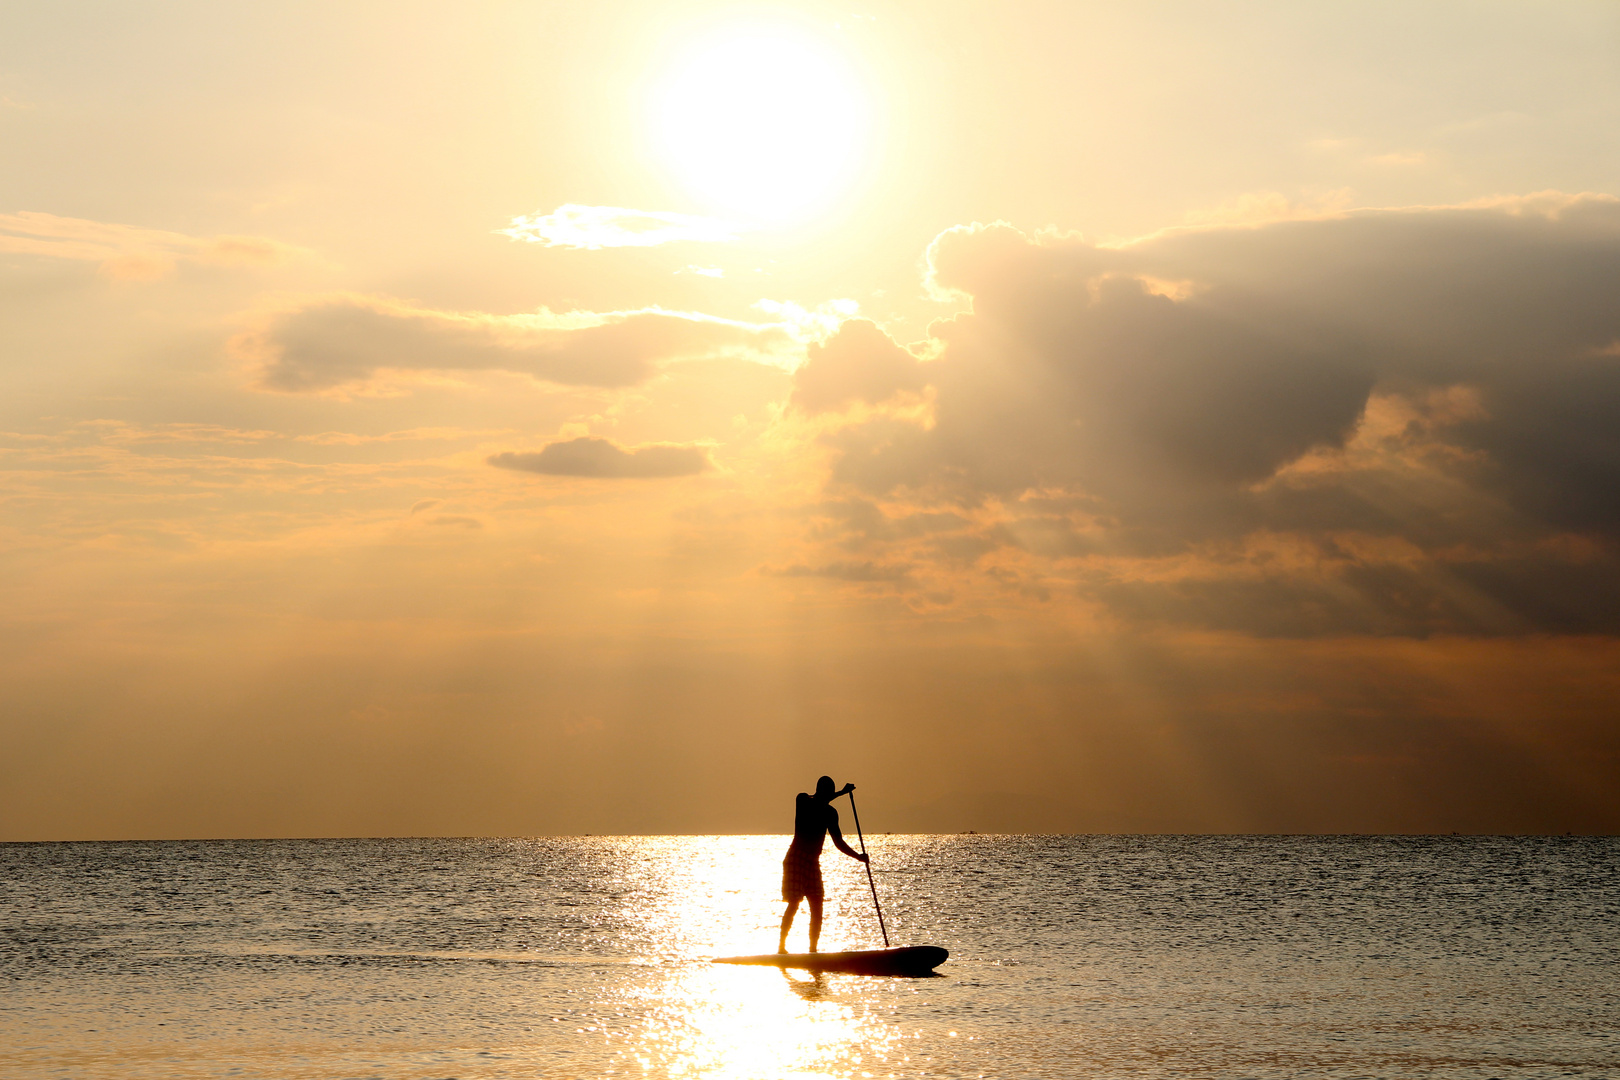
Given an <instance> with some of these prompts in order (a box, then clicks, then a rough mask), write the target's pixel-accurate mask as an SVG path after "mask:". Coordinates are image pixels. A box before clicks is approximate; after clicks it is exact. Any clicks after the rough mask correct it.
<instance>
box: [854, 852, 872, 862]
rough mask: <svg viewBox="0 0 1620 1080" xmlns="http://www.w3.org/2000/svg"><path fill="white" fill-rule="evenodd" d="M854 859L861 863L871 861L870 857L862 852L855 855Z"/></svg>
mask: <svg viewBox="0 0 1620 1080" xmlns="http://www.w3.org/2000/svg"><path fill="white" fill-rule="evenodd" d="M855 857H856V858H857V859H859V860H861V862H871V861H872V856H870V855H868V854H867V853H866V852H864V851H863V852H861V853H860V854H858V855H856V856H855Z"/></svg>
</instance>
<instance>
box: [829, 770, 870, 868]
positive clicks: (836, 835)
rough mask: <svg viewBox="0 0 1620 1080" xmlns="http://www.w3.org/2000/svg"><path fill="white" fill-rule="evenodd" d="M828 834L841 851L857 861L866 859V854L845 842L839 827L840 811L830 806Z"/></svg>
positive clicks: (852, 785) (834, 845)
mask: <svg viewBox="0 0 1620 1080" xmlns="http://www.w3.org/2000/svg"><path fill="white" fill-rule="evenodd" d="M854 786H855V785H854V784H851V785H850V787H854ZM827 835H828V836H830V837H832V842H833V847H835V848H837V849H838V850H839V851H842V852H843V853H844V854H845V855H848V856H849V857H850V858H852V859H854V860H856V861H857V862H865V861H866V856H865V855H862V854H861V853H860V852H858V851H856V850H855V849H854V848H852V847H850V846H849V845H848V844H847V843H845V842H844V834H843V832H842V830H840V829H839V828H838V811H836V810H834V809H833V808H832V807H830V806H829V807H827Z"/></svg>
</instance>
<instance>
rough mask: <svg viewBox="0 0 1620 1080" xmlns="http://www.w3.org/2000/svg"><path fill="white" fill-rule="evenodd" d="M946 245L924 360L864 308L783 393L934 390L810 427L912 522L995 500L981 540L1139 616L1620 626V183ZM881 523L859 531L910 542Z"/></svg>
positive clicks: (966, 239) (1359, 625)
mask: <svg viewBox="0 0 1620 1080" xmlns="http://www.w3.org/2000/svg"><path fill="white" fill-rule="evenodd" d="M929 266H930V285H931V286H932V287H933V288H934V289H935V290H937V291H941V292H953V293H957V294H960V295H964V296H966V297H970V298H971V303H972V310H971V311H970V312H968V313H964V314H961V315H958V316H956V317H954V318H952V319H949V320H945V321H943V322H941V323H938V324H936V325H935V327H934V328H933V329H932V331H931V332H932V334H933V335H934V337H935V338H936V342H935V343H934V347H935V352H936V353H937V356H936V357H935V358H934V359H931V360H929V361H928V362H927V363H922V364H918V363H916V362H915V361H914V360H913V361H911V363H910V365H908V364H907V363H905V362H904V360H903V359H902V354H903V355H904V357H905V358H909V357H910V354H909V353H905V352H904V350H900V349H899V346H898V345H896V344H895V343H893V342H889V341H887V339H884V338H883V337H882V335H881V331H878V330H877V328H876V327H873V326H871V324H853V325H852V326H851V329H850V334H849V336H848V338H847V339H846V338H845V335H844V333H843V332H840V334H839V335H838V336H837V337H835V338H833V339H831V340H829V341H828V343H827V345H826V346H824V347H823V348H822V349H820V350H819V351H817V352H814V353H812V355H811V359H810V361H809V362H807V363H806V364H805V366H804V367H803V368H802V369H801V372H800V377H799V381H798V386H797V389H796V391H795V402H796V404H798V405H799V406H800V407H801V408H803V409H805V410H806V411H816V410H821V409H833V408H837V407H839V406H841V405H842V404H844V403H847V402H851V401H855V400H865V401H879V400H883V399H884V398H885V397H887V396H889V395H892V394H895V393H898V392H899V391H900V390H902V389H915V388H917V386H918V385H919V384H920V383H926V384H927V386H928V387H930V388H931V394H930V398H929V400H930V404H931V412H930V414H929V415H927V416H918V417H912V416H905V415H895V414H893V413H885V414H878V415H868V416H864V417H862V418H860V419H858V420H853V421H851V422H848V423H846V424H844V425H843V426H842V427H839V428H837V429H836V430H834V431H832V432H830V433H828V434H827V435H825V436H824V439H825V441H826V443H827V444H828V445H829V446H830V447H831V448H832V451H833V473H832V477H833V482H834V486H835V487H837V488H840V489H842V490H844V491H847V492H852V493H858V494H859V495H861V496H862V497H864V498H866V499H869V500H871V499H875V500H886V501H887V502H888V504H889V505H890V506H891V507H892V508H894V509H895V515H894V517H895V520H899V519H901V518H903V517H905V516H906V515H910V514H915V513H916V512H918V511H919V510H921V509H925V508H927V507H930V506H935V507H938V506H955V507H977V508H980V509H979V510H977V511H975V512H976V513H978V514H979V516H980V518H981V519H983V520H981V522H980V524H979V526H978V531H977V532H976V533H973V534H972V535H976V536H978V537H979V538H980V539H981V540H983V541H985V542H987V543H992V544H994V545H995V546H997V547H998V548H1000V549H1002V550H1005V551H1010V552H1015V553H1021V557H1028V558H1033V559H1036V560H1037V561H1040V564H1041V565H1044V566H1045V567H1046V568H1047V570H1046V571H1045V573H1046V576H1048V577H1050V576H1051V572H1052V568H1053V567H1062V568H1064V569H1063V571H1062V574H1061V575H1059V576H1060V577H1062V578H1064V579H1065V580H1066V581H1067V582H1068V585H1067V587H1068V588H1070V589H1072V590H1075V591H1076V592H1077V593H1078V594H1079V595H1082V596H1086V597H1089V598H1091V599H1093V600H1096V601H1098V602H1101V603H1103V604H1105V605H1107V606H1109V607H1111V608H1113V609H1114V610H1115V611H1117V612H1119V613H1121V614H1125V615H1129V616H1131V617H1136V618H1151V619H1166V620H1171V621H1182V622H1187V623H1192V624H1197V625H1207V626H1218V627H1221V628H1227V629H1232V628H1239V629H1249V630H1251V631H1253V632H1256V633H1273V634H1323V633H1417V634H1422V633H1441V632H1465V633H1512V632H1524V631H1527V630H1535V629H1545V630H1560V631H1572V632H1573V631H1590V630H1593V629H1595V628H1600V627H1607V628H1610V629H1616V628H1620V591H1617V587H1616V585H1615V583H1616V582H1617V581H1620V559H1617V544H1620V499H1616V498H1615V496H1614V492H1615V491H1617V490H1620V438H1617V436H1616V434H1615V432H1617V431H1620V348H1617V347H1616V342H1617V341H1620V302H1617V299H1620V201H1617V200H1614V199H1611V198H1606V197H1593V196H1585V197H1580V196H1552V195H1542V196H1533V197H1528V198H1522V199H1512V200H1497V201H1494V202H1492V203H1488V204H1480V205H1471V206H1463V207H1442V208H1417V209H1403V210H1380V211H1355V212H1340V213H1334V214H1331V215H1328V216H1324V217H1320V218H1316V219H1293V220H1279V221H1273V222H1269V223H1265V224H1260V225H1252V224H1251V225H1246V226H1243V227H1229V226H1226V227H1197V228H1192V227H1188V228H1180V229H1174V230H1169V231H1166V232H1164V233H1161V234H1157V235H1155V236H1153V237H1149V238H1147V239H1145V240H1142V241H1139V242H1136V243H1133V244H1129V245H1125V246H1121V247H1114V248H1105V247H1099V246H1096V245H1092V244H1088V243H1086V242H1084V241H1083V240H1081V239H1079V238H1077V237H1072V236H1069V237H1053V236H1044V237H1041V238H1033V237H1030V236H1027V235H1025V234H1023V233H1021V232H1018V231H1017V230H1015V229H1012V228H1011V227H1008V226H1005V225H993V226H973V227H965V228H958V229H952V230H949V231H947V232H946V233H944V234H942V235H941V236H940V237H939V238H938V239H937V240H936V241H935V242H934V244H933V245H932V246H931V248H930V250H929ZM985 508H992V510H993V512H992V510H987V509H985ZM880 533H881V530H878V531H877V532H874V531H873V530H872V529H871V528H870V527H867V529H866V534H865V536H864V537H863V536H861V535H857V534H856V533H854V532H846V534H845V538H844V542H845V543H846V544H856V545H858V544H861V543H864V544H865V545H866V550H869V551H872V552H873V553H874V554H876V555H879V556H884V557H902V556H903V557H912V558H921V557H923V556H924V554H925V552H924V550H923V549H922V548H921V547H919V546H917V542H916V541H906V540H903V539H892V538H891V539H887V540H885V539H882V538H881V537H880V536H879V534H880ZM908 543H909V544H911V546H909V547H907V546H905V545H907V544H908ZM965 543H966V538H965V537H964V538H963V541H962V543H958V544H957V545H956V546H957V547H959V548H961V547H963V546H964V544H965ZM934 548H935V550H936V551H943V548H942V547H941V545H938V544H935V545H934ZM885 553H887V555H886V556H885ZM934 557H935V558H940V557H942V556H941V555H938V554H936V555H935V556H934ZM994 569H995V571H996V572H997V573H999V574H1002V575H1003V576H1004V577H1005V578H1006V579H1007V580H1008V581H1009V582H1013V581H1014V580H1015V579H1016V581H1017V582H1019V583H1020V584H1021V585H1028V584H1029V582H1030V580H1031V574H1035V576H1040V575H1039V574H1037V573H1036V572H1035V571H1033V570H1029V567H1028V566H1027V565H1026V567H1025V571H1023V572H1019V573H1014V572H1013V571H1012V570H1010V569H1009V568H1008V567H1007V566H997V567H995V568H994ZM1041 588H1043V589H1045V588H1046V584H1044V583H1043V584H1042V585H1041Z"/></svg>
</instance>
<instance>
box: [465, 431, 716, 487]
mask: <svg viewBox="0 0 1620 1080" xmlns="http://www.w3.org/2000/svg"><path fill="white" fill-rule="evenodd" d="M489 464H491V465H494V466H495V467H496V468H498V469H516V470H518V471H519V472H532V473H539V474H541V475H542V476H590V477H596V478H599V479H613V480H620V479H656V478H662V477H670V476H695V475H696V474H698V473H700V472H702V471H703V470H704V469H707V468H708V467H709V459H708V456H707V455H706V454H705V452H704V451H703V450H702V449H700V448H698V447H695V446H643V447H640V448H639V449H636V450H622V449H620V448H619V447H617V446H615V445H614V444H613V443H612V442H610V441H608V440H607V439H597V438H592V437H590V436H585V437H583V438H579V439H570V440H568V441H567V442H555V443H552V444H551V445H550V446H547V447H546V448H545V449H544V450H541V451H540V452H539V453H535V454H520V453H514V452H512V451H507V452H506V453H503V454H496V455H494V456H493V457H491V458H489Z"/></svg>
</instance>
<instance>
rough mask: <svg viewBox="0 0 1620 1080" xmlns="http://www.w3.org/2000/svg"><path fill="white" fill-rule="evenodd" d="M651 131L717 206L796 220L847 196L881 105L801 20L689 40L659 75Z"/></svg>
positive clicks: (757, 217)
mask: <svg viewBox="0 0 1620 1080" xmlns="http://www.w3.org/2000/svg"><path fill="white" fill-rule="evenodd" d="M647 120H648V128H649V131H648V134H649V137H650V141H651V143H652V146H653V149H654V152H655V153H656V155H657V157H658V158H659V160H660V162H661V163H662V165H663V166H664V167H665V168H667V169H668V170H669V171H670V173H671V174H672V175H673V176H674V178H675V180H676V182H677V183H678V185H679V186H680V187H682V188H683V189H684V190H685V192H686V193H687V194H688V195H689V196H690V197H692V198H694V199H696V200H698V201H699V202H701V203H702V204H703V205H704V206H705V208H706V209H707V210H708V211H709V212H710V213H714V214H719V215H723V216H729V217H733V218H741V219H744V220H752V221H755V222H758V223H761V224H785V223H789V222H793V221H799V220H803V219H805V218H807V217H809V216H812V215H814V214H815V213H817V212H819V211H822V210H825V209H827V208H828V207H829V206H830V205H832V204H833V203H835V202H836V201H837V200H838V199H839V198H840V197H842V196H844V195H846V194H847V193H848V191H849V189H850V187H851V185H852V183H853V182H854V180H855V179H856V178H857V176H858V174H859V173H860V171H861V168H862V166H863V164H864V159H865V157H866V155H867V152H868V149H869V146H868V144H869V142H870V139H871V128H872V109H871V104H870V100H869V95H868V94H867V93H866V92H865V89H864V87H863V86H862V85H861V80H860V79H859V78H858V76H857V73H856V71H855V69H854V68H853V66H852V65H851V64H850V62H849V61H848V59H847V57H846V56H844V55H843V54H842V53H841V52H840V50H839V49H838V48H837V47H836V46H835V45H834V44H833V43H832V42H830V41H828V40H825V39H823V38H819V37H817V36H816V35H815V34H814V33H813V32H812V31H808V30H806V29H804V28H801V27H797V26H766V27H761V26H748V27H734V28H731V29H729V30H726V31H723V32H719V33H711V34H709V35H707V36H704V37H703V38H701V39H698V40H693V41H689V42H687V43H686V44H685V45H684V46H683V47H682V48H680V49H678V50H677V52H676V55H675V57H674V59H673V61H672V62H671V63H670V64H669V65H668V67H667V68H666V69H665V70H664V71H663V72H662V73H661V74H660V75H659V76H658V77H656V78H655V79H654V80H653V81H652V82H651V84H650V87H649V94H648V98H647Z"/></svg>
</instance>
